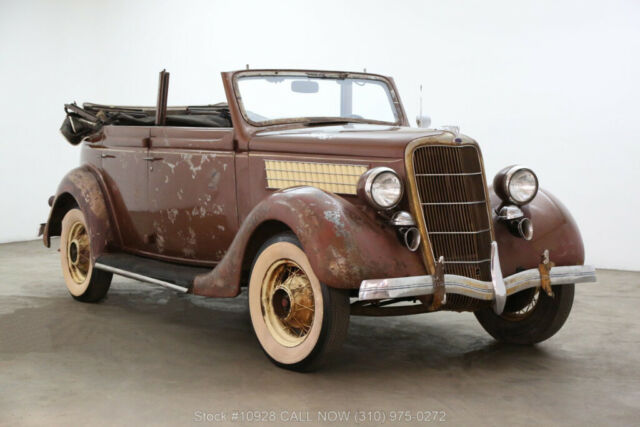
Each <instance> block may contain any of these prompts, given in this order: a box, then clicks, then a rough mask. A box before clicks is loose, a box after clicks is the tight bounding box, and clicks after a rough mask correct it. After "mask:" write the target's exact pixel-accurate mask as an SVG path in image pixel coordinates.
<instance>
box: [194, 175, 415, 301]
mask: <svg viewBox="0 0 640 427" xmlns="http://www.w3.org/2000/svg"><path fill="white" fill-rule="evenodd" d="M268 221H278V222H281V223H283V224H285V225H286V226H287V227H288V228H289V229H291V230H292V231H293V232H294V233H295V234H296V236H297V237H298V239H299V240H300V243H301V244H302V246H303V248H304V251H305V253H306V254H307V257H308V258H309V261H310V263H311V265H312V267H313V271H314V273H315V274H316V276H317V277H318V279H319V280H320V281H321V282H323V283H325V284H326V285H327V286H331V287H336V288H343V289H357V288H358V287H359V286H360V282H361V281H362V280H364V279H367V278H383V277H400V276H413V275H422V274H426V270H425V267H424V265H423V264H422V261H421V260H420V257H419V255H417V254H416V253H414V252H410V251H409V250H408V249H407V248H405V247H404V246H403V245H402V244H401V243H400V241H399V240H398V238H397V236H396V234H395V231H394V230H393V229H392V228H391V227H389V226H387V225H385V224H384V222H383V221H379V220H375V219H373V218H372V217H371V216H369V215H367V214H365V213H364V212H363V211H362V210H360V209H358V208H357V207H355V206H354V205H353V204H351V203H350V202H348V201H347V200H345V199H343V198H341V197H339V196H336V195H334V194H331V193H327V192H325V191H322V190H319V189H317V188H314V187H295V188H291V189H287V190H282V191H278V192H276V193H273V195H271V196H270V197H268V198H267V199H265V200H264V201H262V202H261V203H260V204H258V206H256V208H255V209H254V210H253V211H252V212H251V213H250V214H249V216H248V217H247V219H246V220H245V221H244V223H243V225H242V227H241V228H240V230H239V231H238V235H237V236H236V239H235V240H234V242H233V244H232V245H231V247H230V248H229V251H228V253H227V256H226V257H225V258H224V259H223V260H222V262H221V263H220V264H219V265H218V266H217V267H216V268H215V269H214V270H213V271H212V272H211V273H209V274H206V275H202V276H199V277H197V278H196V281H195V286H194V290H193V292H194V293H195V294H199V295H207V296H213V297H233V296H236V295H237V294H238V292H239V290H240V278H241V273H242V267H243V266H242V261H243V257H244V253H245V250H246V248H247V244H248V243H249V240H250V239H251V237H252V235H253V233H254V231H255V230H256V229H257V228H258V227H259V226H260V225H261V224H263V223H266V222H268Z"/></svg>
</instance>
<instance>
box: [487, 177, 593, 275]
mask: <svg viewBox="0 0 640 427" xmlns="http://www.w3.org/2000/svg"><path fill="white" fill-rule="evenodd" d="M490 197H491V205H492V207H493V209H492V212H493V225H494V231H495V238H496V241H497V242H498V252H499V256H500V264H501V266H502V274H503V275H504V276H508V275H511V274H514V273H516V272H518V271H521V270H527V269H530V268H537V267H538V265H539V264H540V261H541V257H542V254H543V253H544V251H545V250H546V249H548V250H549V258H550V260H551V261H553V262H554V263H555V265H557V266H563V265H583V264H584V244H583V242H582V236H581V235H580V230H579V229H578V226H577V224H576V222H575V220H574V219H573V217H572V216H571V213H570V212H569V210H568V209H567V208H566V207H565V206H564V205H563V204H562V203H561V202H560V201H559V200H558V199H557V198H556V197H555V196H553V195H552V194H551V193H550V192H549V191H547V190H543V189H540V190H539V191H538V194H537V195H536V197H535V198H534V199H533V200H532V201H531V202H530V203H528V204H527V205H525V206H522V207H521V209H522V212H523V213H524V215H525V216H526V217H527V218H529V219H530V220H531V222H532V224H533V238H532V239H531V240H529V241H527V240H525V239H523V238H521V237H519V236H515V235H513V234H512V233H511V232H510V231H509V228H508V226H507V224H506V223H505V222H504V221H502V220H500V219H498V217H497V214H496V212H495V211H496V208H498V207H499V206H500V204H501V200H500V198H499V197H498V196H497V195H496V194H495V192H494V191H493V189H491V190H490Z"/></svg>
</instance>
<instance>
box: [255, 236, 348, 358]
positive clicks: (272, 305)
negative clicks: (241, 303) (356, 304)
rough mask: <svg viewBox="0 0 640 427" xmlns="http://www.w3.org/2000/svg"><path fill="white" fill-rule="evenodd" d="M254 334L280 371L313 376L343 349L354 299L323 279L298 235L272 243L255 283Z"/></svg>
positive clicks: (263, 251) (259, 258)
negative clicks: (305, 372) (329, 285)
mask: <svg viewBox="0 0 640 427" xmlns="http://www.w3.org/2000/svg"><path fill="white" fill-rule="evenodd" d="M249 312H250V314H251V323H252V325H253V330H254V332H255V334H256V337H257V338H258V341H259V342H260V345H261V346H262V349H263V350H264V352H265V353H266V354H267V356H268V357H269V358H270V359H271V360H272V361H273V362H274V363H275V364H276V365H278V366H280V367H283V368H286V369H291V370H295V371H310V370H314V369H317V368H318V367H320V366H321V365H323V364H324V363H325V362H326V361H327V360H328V359H329V358H330V357H331V356H332V355H333V354H335V353H336V352H337V351H338V350H339V349H340V347H341V345H342V342H343V341H344V339H345V337H346V335H347V329H348V326H349V314H350V306H349V295H348V293H347V292H346V291H343V290H340V289H334V288H329V287H327V286H326V285H324V284H323V283H321V282H320V281H319V280H318V277H317V276H316V275H315V273H314V271H313V268H312V267H311V264H310V262H309V259H308V258H307V256H306V255H305V253H304V251H303V250H302V247H301V245H300V242H299V241H298V239H297V238H296V236H295V235H294V234H292V233H282V234H279V235H277V236H274V237H272V238H271V239H269V240H267V241H266V242H265V243H264V244H263V245H262V247H261V248H260V250H259V251H258V254H257V255H256V257H255V259H254V262H253V265H252V268H251V278H250V281H249Z"/></svg>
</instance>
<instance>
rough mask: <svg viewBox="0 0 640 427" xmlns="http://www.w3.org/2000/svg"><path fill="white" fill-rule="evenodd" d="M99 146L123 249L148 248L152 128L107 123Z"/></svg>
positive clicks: (134, 250)
mask: <svg viewBox="0 0 640 427" xmlns="http://www.w3.org/2000/svg"><path fill="white" fill-rule="evenodd" d="M104 135H105V138H104V140H103V142H102V144H101V145H100V146H99V147H96V148H97V149H98V150H99V151H100V158H101V159H100V160H101V168H102V172H103V174H102V176H103V179H104V182H105V185H106V187H107V190H108V193H109V197H110V199H111V200H110V202H111V205H112V209H113V212H114V214H115V217H116V219H117V232H118V235H119V236H120V240H121V244H122V246H123V249H125V250H128V251H132V252H138V251H149V250H150V249H151V248H152V246H151V241H150V236H151V233H152V230H151V223H150V222H149V218H148V214H147V211H148V209H149V201H148V197H147V193H148V171H147V164H148V148H147V145H148V138H149V128H148V127H139V126H105V127H104Z"/></svg>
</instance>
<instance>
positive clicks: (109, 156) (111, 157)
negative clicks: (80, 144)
mask: <svg viewBox="0 0 640 427" xmlns="http://www.w3.org/2000/svg"><path fill="white" fill-rule="evenodd" d="M100 157H101V158H103V159H115V158H116V156H114V155H113V154H106V153H102V154H100Z"/></svg>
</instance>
